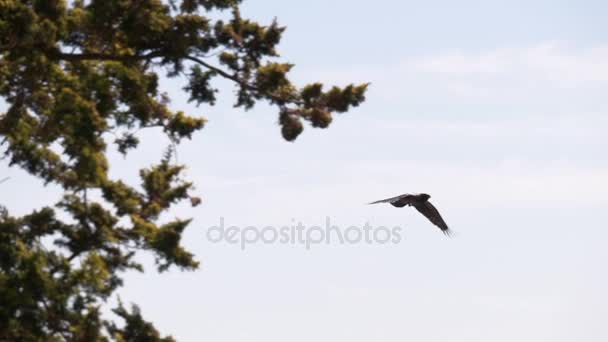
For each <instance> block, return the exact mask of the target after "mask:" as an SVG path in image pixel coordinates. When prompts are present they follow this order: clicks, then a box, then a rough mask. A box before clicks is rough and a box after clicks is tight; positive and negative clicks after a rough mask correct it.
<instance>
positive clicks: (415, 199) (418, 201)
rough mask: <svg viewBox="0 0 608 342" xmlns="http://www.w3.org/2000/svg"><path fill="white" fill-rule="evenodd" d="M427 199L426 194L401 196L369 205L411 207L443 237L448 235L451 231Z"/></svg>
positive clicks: (428, 196)
mask: <svg viewBox="0 0 608 342" xmlns="http://www.w3.org/2000/svg"><path fill="white" fill-rule="evenodd" d="M429 198H431V196H430V195H428V194H403V195H399V196H396V197H391V198H387V199H383V200H379V201H375V202H371V203H369V204H376V203H390V204H392V205H393V206H394V207H397V208H402V207H405V206H406V205H408V206H412V207H414V208H416V210H418V211H419V212H420V213H421V214H422V215H424V216H425V217H426V218H427V219H429V221H431V222H432V223H433V224H434V225H436V226H437V227H439V229H441V231H442V232H443V233H444V234H445V235H450V234H451V233H452V231H451V230H450V228H448V225H447V224H446V223H445V221H444V220H443V218H441V215H439V211H438V210H437V208H435V207H434V206H433V205H432V204H431V202H429Z"/></svg>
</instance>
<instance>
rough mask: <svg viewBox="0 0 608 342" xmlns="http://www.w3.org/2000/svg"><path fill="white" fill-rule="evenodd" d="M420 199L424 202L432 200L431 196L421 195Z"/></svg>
mask: <svg viewBox="0 0 608 342" xmlns="http://www.w3.org/2000/svg"><path fill="white" fill-rule="evenodd" d="M420 198H421V199H422V200H423V201H428V200H429V198H431V195H429V194H420Z"/></svg>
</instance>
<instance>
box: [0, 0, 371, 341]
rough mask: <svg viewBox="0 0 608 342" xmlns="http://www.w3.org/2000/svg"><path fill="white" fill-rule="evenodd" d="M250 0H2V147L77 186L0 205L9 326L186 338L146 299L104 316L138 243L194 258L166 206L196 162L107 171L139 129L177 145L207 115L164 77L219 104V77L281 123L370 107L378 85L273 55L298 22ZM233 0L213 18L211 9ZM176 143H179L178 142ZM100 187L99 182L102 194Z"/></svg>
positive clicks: (173, 261)
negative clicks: (149, 308) (152, 319)
mask: <svg viewBox="0 0 608 342" xmlns="http://www.w3.org/2000/svg"><path fill="white" fill-rule="evenodd" d="M239 4H240V1H239V0H182V1H178V0H166V1H161V0H146V1H135V0H112V1H106V0H88V1H84V0H75V1H67V0H48V1H42V0H27V1H22V0H0V97H1V98H2V99H3V100H4V101H5V102H6V103H7V104H8V109H7V111H6V112H5V113H0V142H1V146H2V148H3V151H2V152H3V154H4V155H3V157H4V158H6V160H8V162H9V164H10V165H14V166H18V167H21V168H22V169H24V170H26V171H27V172H29V173H30V174H32V175H34V176H36V177H39V178H41V179H42V180H44V181H45V182H46V183H54V184H55V185H57V186H59V187H60V188H62V189H63V191H64V195H63V198H62V200H61V201H60V202H59V203H56V204H54V205H51V206H48V207H45V208H42V209H38V210H34V211H33V212H32V213H31V214H29V215H25V216H23V217H13V216H11V215H10V214H9V213H8V211H7V210H6V208H4V207H2V206H0V302H1V303H2V305H0V340H11V341H12V340H24V341H65V340H69V341H72V340H74V341H105V340H117V341H172V339H171V338H162V337H161V335H160V334H159V333H158V331H156V329H155V328H154V327H153V326H152V325H151V324H150V323H149V322H146V321H145V320H144V319H143V318H142V316H141V314H140V312H139V309H138V308H137V307H134V308H133V309H132V310H131V311H128V310H126V309H125V308H124V307H123V306H122V304H120V305H119V307H118V308H116V309H115V310H114V313H115V314H116V315H117V316H118V317H120V318H121V319H122V321H124V322H123V324H120V325H119V324H118V323H116V322H111V321H109V320H108V318H104V317H102V315H101V314H100V306H101V305H102V304H103V302H104V301H105V300H106V299H108V298H109V297H110V296H112V295H113V294H114V293H115V290H116V289H117V288H118V287H119V286H121V285H122V278H121V276H122V275H123V274H124V272H125V271H128V270H138V271H141V270H143V269H142V266H141V265H139V264H138V263H136V262H135V261H134V256H135V254H136V253H137V252H141V251H147V252H149V253H152V254H153V255H154V256H155V259H156V263H157V266H158V270H159V271H161V272H162V271H166V270H168V269H169V268H170V267H171V266H177V267H179V268H181V269H185V270H193V269H196V267H197V266H198V263H197V261H196V260H194V258H193V255H192V254H191V253H189V252H188V251H186V250H185V249H184V248H183V247H182V246H181V244H180V241H181V237H182V233H183V231H184V229H186V227H187V226H188V224H189V223H190V220H189V219H179V218H176V219H174V220H172V221H169V222H166V221H162V220H160V217H161V214H162V213H165V212H167V211H168V210H170V208H171V207H172V206H173V205H175V204H176V203H178V202H180V201H183V200H190V203H191V204H192V205H193V206H196V205H199V204H200V203H201V199H200V198H198V197H195V196H192V194H191V191H192V183H190V182H187V181H185V180H183V179H182V178H181V174H182V171H183V170H184V166H182V165H175V164H173V163H172V162H171V161H172V158H171V154H170V153H167V154H165V155H164V156H163V157H162V158H161V160H160V162H159V163H158V164H157V165H152V166H149V167H148V168H146V169H143V170H141V172H140V177H141V186H140V187H136V186H132V185H128V184H125V183H124V182H122V181H121V180H119V179H111V178H110V177H109V174H108V172H109V169H110V167H111V165H109V163H108V160H107V153H108V149H109V148H116V149H117V150H118V151H119V152H120V153H122V154H124V155H125V156H127V154H128V152H129V151H130V150H132V149H135V148H137V146H138V144H139V138H138V136H137V134H138V132H139V131H140V130H142V129H146V128H150V127H158V128H160V129H161V130H162V132H163V134H165V135H166V136H167V137H168V138H169V139H170V141H171V145H172V148H174V146H176V145H178V144H179V143H180V142H181V141H182V140H183V139H190V138H191V137H192V136H193V134H194V133H195V132H197V131H199V130H201V129H202V128H203V127H204V124H205V122H206V120H205V119H204V118H202V117H197V116H193V115H191V114H188V113H184V112H180V111H173V110H172V109H171V108H170V106H169V105H170V101H169V99H168V98H167V97H166V95H165V94H162V93H161V92H160V91H159V89H158V87H159V79H160V77H159V75H160V74H161V73H162V72H164V73H165V75H166V76H167V77H183V78H184V79H185V84H186V85H185V87H184V91H186V92H187V94H188V95H189V99H190V101H192V102H195V103H196V104H198V105H200V104H205V105H214V104H215V101H216V94H217V89H215V88H214V81H215V80H216V79H217V78H223V79H227V80H229V81H231V82H232V83H233V84H234V85H235V87H236V94H237V96H236V102H235V106H236V107H243V108H244V109H250V108H252V107H253V106H254V105H255V104H256V103H258V102H259V101H265V102H268V103H270V104H271V105H273V106H274V107H276V108H277V112H278V116H279V120H278V123H279V125H280V126H281V132H282V135H283V137H284V138H285V139H286V140H288V141H292V140H295V139H296V138H297V137H298V136H299V135H300V133H302V131H303V130H304V123H303V121H308V122H310V125H311V126H312V127H319V128H325V127H327V126H329V125H330V123H331V122H332V114H333V113H342V112H345V111H347V110H348V109H349V108H351V107H352V106H358V105H359V104H360V103H361V102H362V101H363V100H364V99H365V97H364V94H365V90H366V88H367V85H366V84H363V85H349V86H346V87H344V88H339V87H332V88H329V90H328V91H324V89H323V88H324V87H323V85H322V84H319V83H314V84H311V85H306V86H304V87H302V88H298V87H296V86H295V85H294V84H292V83H291V81H290V80H289V78H288V73H289V71H290V70H291V69H292V67H293V65H292V64H289V63H279V62H276V61H274V58H275V57H277V56H278V54H277V51H276V46H277V44H278V43H279V42H280V40H281V36H282V33H283V32H284V28H283V27H281V26H279V25H278V23H277V22H272V23H270V24H269V25H266V26H265V25H261V24H259V23H256V22H254V21H251V20H248V19H244V18H242V17H241V15H240V12H239V9H238V5H239ZM224 10H229V11H231V12H230V13H231V14H232V15H231V18H230V19H229V20H226V21H222V20H213V19H211V18H210V17H209V16H208V15H207V14H208V11H224ZM170 151H171V150H170ZM93 193H95V194H100V195H101V199H98V200H92V198H99V197H100V196H91V194H93Z"/></svg>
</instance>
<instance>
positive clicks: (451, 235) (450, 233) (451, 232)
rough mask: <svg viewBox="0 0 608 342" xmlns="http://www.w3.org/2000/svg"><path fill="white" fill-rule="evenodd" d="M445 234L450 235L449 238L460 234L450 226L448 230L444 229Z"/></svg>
mask: <svg viewBox="0 0 608 342" xmlns="http://www.w3.org/2000/svg"><path fill="white" fill-rule="evenodd" d="M442 232H443V235H445V236H447V237H449V238H453V237H455V236H457V235H458V234H457V233H456V232H454V231H453V230H451V229H450V228H448V229H446V230H442Z"/></svg>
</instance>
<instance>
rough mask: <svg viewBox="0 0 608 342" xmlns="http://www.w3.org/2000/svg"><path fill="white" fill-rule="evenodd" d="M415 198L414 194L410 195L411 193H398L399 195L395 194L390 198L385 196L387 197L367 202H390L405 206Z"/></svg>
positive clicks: (396, 205) (397, 205)
mask: <svg viewBox="0 0 608 342" xmlns="http://www.w3.org/2000/svg"><path fill="white" fill-rule="evenodd" d="M415 199H416V198H415V196H414V195H412V194H403V195H399V196H395V197H391V198H387V199H383V200H379V201H375V202H371V203H369V204H376V203H390V204H392V205H394V206H395V207H403V206H406V205H411V204H413V203H414V201H415Z"/></svg>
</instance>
